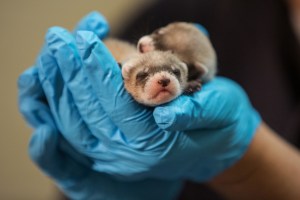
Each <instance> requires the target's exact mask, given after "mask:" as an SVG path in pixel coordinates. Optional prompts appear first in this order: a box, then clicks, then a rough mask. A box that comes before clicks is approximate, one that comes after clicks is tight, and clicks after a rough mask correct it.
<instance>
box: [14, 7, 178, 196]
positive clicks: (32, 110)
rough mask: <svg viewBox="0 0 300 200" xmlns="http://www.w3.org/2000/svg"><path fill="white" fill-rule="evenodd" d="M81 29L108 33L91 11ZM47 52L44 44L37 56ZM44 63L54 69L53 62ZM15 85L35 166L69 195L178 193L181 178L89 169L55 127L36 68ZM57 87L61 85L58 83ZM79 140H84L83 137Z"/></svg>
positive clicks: (84, 160) (102, 35) (83, 158)
mask: <svg viewBox="0 0 300 200" xmlns="http://www.w3.org/2000/svg"><path fill="white" fill-rule="evenodd" d="M84 29H87V30H91V31H93V32H95V33H96V34H97V36H98V37H100V38H102V37H104V36H105V35H106V34H107V32H108V24H107V22H106V21H105V19H104V18H103V17H102V16H101V15H99V14H98V13H96V12H93V13H91V14H89V15H88V16H86V17H85V18H84V19H83V20H82V21H80V23H79V24H78V26H77V27H76V30H84ZM47 52H48V49H47V46H45V47H44V48H43V50H42V52H41V53H40V57H42V56H43V55H46V54H47ZM46 65H47V66H52V67H53V68H54V69H55V68H56V67H55V65H56V64H55V62H53V63H51V62H49V63H47V64H46ZM42 67H43V66H39V68H42ZM18 87H19V109H20V111H21V113H22V114H23V116H24V117H25V119H26V121H27V122H28V123H29V124H30V125H31V126H32V127H33V128H34V129H35V132H34V134H33V136H32V138H31V142H30V145H29V154H30V156H31V158H32V160H33V161H34V162H35V163H36V165H37V166H38V167H39V168H40V169H41V170H42V171H43V172H44V173H46V174H47V175H48V176H50V177H51V178H52V179H53V180H54V181H55V183H56V184H57V185H58V187H59V188H60V189H61V190H62V191H63V192H64V193H65V194H66V195H67V196H68V197H69V198H71V199H84V200H86V199H97V200H98V199H112V200H113V199H116V200H119V199H130V200H133V199H136V200H140V199H149V200H152V199H174V198H175V197H176V196H177V195H178V192H179V191H180V189H181V181H162V180H157V179H144V180H141V181H135V182H122V181H119V180H115V179H114V178H112V177H111V176H109V175H107V174H104V173H99V172H96V171H94V170H92V169H91V164H92V162H91V160H90V158H88V157H86V156H84V155H83V154H80V153H78V151H80V150H78V149H74V148H73V147H72V146H71V145H70V144H69V142H68V141H67V140H65V138H64V137H63V136H62V135H61V134H60V132H59V131H58V130H57V126H56V123H55V121H54V119H53V115H52V114H51V111H50V107H49V104H48V102H47V99H46V97H45V94H44V91H43V88H42V85H41V83H40V80H39V77H38V68H37V67H32V68H30V69H28V70H26V71H25V72H24V73H23V74H22V75H21V76H20V77H19V81H18ZM57 87H58V88H61V87H65V86H64V84H63V83H58V85H57ZM71 126H76V124H72V125H71ZM75 130H76V129H75ZM75 135H76V133H75ZM82 139H83V140H82V141H81V142H82V143H84V142H85V140H84V138H82Z"/></svg>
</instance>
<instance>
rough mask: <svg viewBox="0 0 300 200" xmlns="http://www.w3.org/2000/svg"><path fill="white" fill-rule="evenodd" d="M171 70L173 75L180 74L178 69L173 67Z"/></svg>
mask: <svg viewBox="0 0 300 200" xmlns="http://www.w3.org/2000/svg"><path fill="white" fill-rule="evenodd" d="M172 72H173V74H174V75H175V76H180V70H179V69H174V70H173V71H172Z"/></svg>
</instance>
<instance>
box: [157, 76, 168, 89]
mask: <svg viewBox="0 0 300 200" xmlns="http://www.w3.org/2000/svg"><path fill="white" fill-rule="evenodd" d="M157 83H158V84H159V85H161V86H162V87H167V86H168V85H169V83H170V79H168V78H163V79H160V80H159V81H157Z"/></svg>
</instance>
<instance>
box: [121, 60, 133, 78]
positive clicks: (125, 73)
mask: <svg viewBox="0 0 300 200" xmlns="http://www.w3.org/2000/svg"><path fill="white" fill-rule="evenodd" d="M132 67H133V66H132V65H129V64H126V63H125V64H123V65H122V76H123V78H124V79H125V80H126V79H129V73H130V69H131V68H132Z"/></svg>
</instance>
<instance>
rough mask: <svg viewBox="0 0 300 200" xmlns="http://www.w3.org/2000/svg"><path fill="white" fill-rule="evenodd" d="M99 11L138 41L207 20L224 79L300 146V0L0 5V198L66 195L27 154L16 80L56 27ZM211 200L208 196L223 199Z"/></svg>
mask: <svg viewBox="0 0 300 200" xmlns="http://www.w3.org/2000/svg"><path fill="white" fill-rule="evenodd" d="M94 10H97V11H99V12H101V13H102V14H103V15H104V16H105V17H106V18H107V20H108V21H109V23H110V26H111V34H112V35H117V36H120V37H121V38H124V39H127V40H131V41H136V40H137V39H138V37H139V36H140V35H141V34H142V33H146V32H148V31H151V30H153V29H155V28H157V27H160V26H161V25H165V24H166V23H169V22H172V21H176V20H183V21H193V22H198V23H201V24H202V25H204V26H205V27H206V28H207V29H208V31H209V33H210V39H211V41H212V43H213V45H214V47H215V49H216V52H217V55H218V63H219V65H218V67H219V74H220V75H223V76H226V77H229V78H231V79H233V80H235V81H236V82H238V83H239V84H240V85H241V86H242V87H243V88H244V89H245V90H246V92H247V94H248V95H249V98H250V99H251V102H252V104H253V105H254V107H255V108H256V109H257V110H258V111H259V112H260V114H261V115H262V117H263V119H264V121H265V122H267V124H269V125H270V126H271V127H272V128H273V129H274V130H275V131H277V132H278V133H279V134H280V135H281V136H282V137H283V138H285V139H286V140H287V141H289V142H290V143H292V144H294V145H295V146H296V147H298V148H299V147H300V45H299V41H300V0H278V1H274V0H263V1H261V0H251V1H240V0H222V1H220V0H201V1H200V0H185V1H181V0H160V1H158V0H145V1H140V0H113V1H112V0H85V1H73V0H52V1H45V0H40V1H36V0H26V1H22V0H0V57H1V67H0V76H1V77H0V88H1V94H2V95H1V98H0V99H1V101H0V124H1V126H0V159H1V162H0V163H1V164H0V199H5V200H6V199H8V200H18V199H22V200H27V199H30V200H32V199H43V200H53V199H58V198H59V197H60V195H59V194H58V192H57V189H56V188H55V186H54V184H53V183H52V182H51V180H50V179H49V178H47V177H46V176H45V175H44V174H42V173H41V172H40V170H39V169H38V168H37V167H35V166H34V164H33V163H32V162H31V161H30V159H29V157H28V153H27V146H28V142H29V138H30V136H31V132H32V130H31V129H30V128H29V127H28V126H27V125H26V124H25V122H24V120H23V119H22V117H21V115H20V114H19V112H18V107H17V79H18V76H19V75H20V74H21V73H22V72H23V71H24V70H25V69H27V68H28V67H29V66H31V65H32V64H34V61H35V59H36V56H37V54H38V52H39V50H40V48H41V47H42V44H43V42H44V36H45V33H46V32H47V29H48V28H49V27H51V26H62V27H65V28H67V29H69V30H72V28H73V27H74V26H75V24H76V23H77V22H78V20H79V19H81V18H82V17H83V16H85V15H86V14H87V13H89V12H91V11H94ZM186 188H192V190H191V191H190V192H187V193H184V194H185V195H183V196H182V199H185V200H187V199H200V196H201V194H202V195H203V194H204V192H203V191H206V188H204V190H199V186H198V185H189V184H187V187H186ZM197 191H198V193H197ZM200 193H201V194H200ZM190 194H192V195H190ZM208 196H209V197H208ZM208 196H206V197H203V196H202V198H201V199H206V200H208V199H214V200H216V199H219V198H216V197H211V195H210V194H209V195H208Z"/></svg>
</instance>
